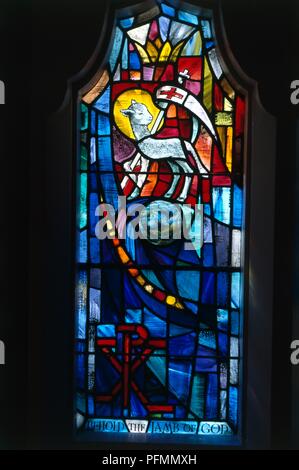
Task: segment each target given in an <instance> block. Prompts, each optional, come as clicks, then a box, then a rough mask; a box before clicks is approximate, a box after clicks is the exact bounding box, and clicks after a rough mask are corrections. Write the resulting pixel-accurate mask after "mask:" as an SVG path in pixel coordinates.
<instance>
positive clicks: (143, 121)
mask: <svg viewBox="0 0 299 470" xmlns="http://www.w3.org/2000/svg"><path fill="white" fill-rule="evenodd" d="M121 112H122V114H123V115H124V116H126V117H128V118H129V119H130V122H131V124H133V125H134V124H135V125H141V126H148V125H149V124H150V123H151V122H152V120H153V116H152V115H151V113H150V112H149V110H148V109H147V107H146V105H145V104H143V103H137V101H135V100H132V101H131V104H130V106H129V107H128V108H127V109H122V110H121Z"/></svg>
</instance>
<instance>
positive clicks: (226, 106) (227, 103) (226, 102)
mask: <svg viewBox="0 0 299 470" xmlns="http://www.w3.org/2000/svg"><path fill="white" fill-rule="evenodd" d="M232 110H233V105H232V103H231V102H230V101H229V100H228V99H227V98H224V111H232Z"/></svg>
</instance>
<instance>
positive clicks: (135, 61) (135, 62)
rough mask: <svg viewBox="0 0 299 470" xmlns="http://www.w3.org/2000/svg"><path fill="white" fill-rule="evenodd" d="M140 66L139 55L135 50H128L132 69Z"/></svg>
mask: <svg viewBox="0 0 299 470" xmlns="http://www.w3.org/2000/svg"><path fill="white" fill-rule="evenodd" d="M140 67H141V63H140V60H139V55H138V54H137V52H130V68H131V69H132V70H139V69H140Z"/></svg>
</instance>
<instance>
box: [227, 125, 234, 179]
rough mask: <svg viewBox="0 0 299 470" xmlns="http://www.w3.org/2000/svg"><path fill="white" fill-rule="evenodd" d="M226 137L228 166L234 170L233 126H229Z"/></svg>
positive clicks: (230, 169)
mask: <svg viewBox="0 0 299 470" xmlns="http://www.w3.org/2000/svg"><path fill="white" fill-rule="evenodd" d="M226 135H227V138H226V166H227V168H228V169H229V171H232V164H233V128H232V127H228V128H227V134H226Z"/></svg>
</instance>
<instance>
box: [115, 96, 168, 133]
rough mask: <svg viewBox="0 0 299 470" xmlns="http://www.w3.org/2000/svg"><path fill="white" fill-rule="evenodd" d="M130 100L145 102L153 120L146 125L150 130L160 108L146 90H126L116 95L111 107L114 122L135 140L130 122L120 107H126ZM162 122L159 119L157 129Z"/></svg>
mask: <svg viewBox="0 0 299 470" xmlns="http://www.w3.org/2000/svg"><path fill="white" fill-rule="evenodd" d="M132 100H135V101H136V102H137V103H142V104H145V105H146V107H147V109H148V110H149V112H150V113H151V115H152V116H153V120H152V122H151V123H150V124H149V126H148V128H149V130H152V128H153V126H154V124H155V121H156V119H157V117H158V114H159V113H160V111H161V109H159V108H158V107H157V106H156V105H155V104H154V103H153V100H152V97H151V95H150V93H149V92H148V91H146V90H140V89H133V90H127V91H124V92H123V93H121V95H119V96H118V98H117V100H116V101H115V103H114V109H113V115H114V121H115V124H116V125H117V127H118V129H119V130H120V131H121V132H122V133H123V134H124V135H125V136H127V137H130V139H134V140H135V136H134V134H133V131H132V127H131V124H130V119H128V118H127V117H126V116H124V115H123V114H122V112H121V110H122V109H127V108H128V107H129V106H130V104H131V102H132ZM163 123H164V119H162V120H161V124H160V126H159V129H161V127H162V126H163Z"/></svg>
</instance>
